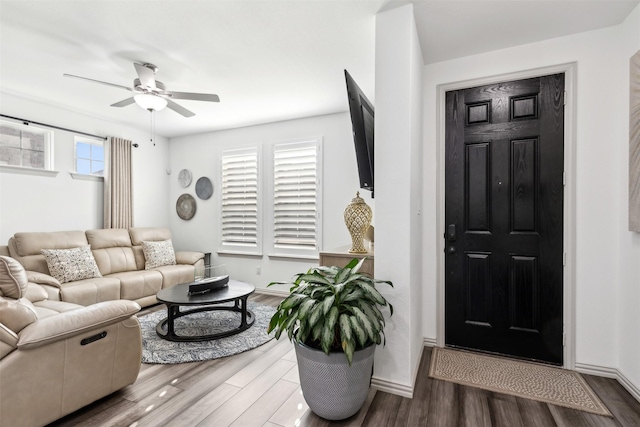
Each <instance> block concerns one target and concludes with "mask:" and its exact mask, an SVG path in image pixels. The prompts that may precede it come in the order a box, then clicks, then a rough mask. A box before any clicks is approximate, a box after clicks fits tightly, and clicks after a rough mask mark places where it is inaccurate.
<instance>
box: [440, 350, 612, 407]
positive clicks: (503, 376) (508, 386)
mask: <svg viewBox="0 0 640 427" xmlns="http://www.w3.org/2000/svg"><path fill="white" fill-rule="evenodd" d="M429 376H430V377H432V378H435V379H438V380H443V381H450V382H453V383H456V384H461V385H466V386H470V387H478V388H481V389H484V390H489V391H494V392H498V393H505V394H510V395H513V396H517V397H522V398H525V399H532V400H537V401H539V402H545V403H550V404H552V405H558V406H564V407H566V408H571V409H577V410H580V411H585V412H590V413H593V414H597V415H605V416H607V417H611V416H612V415H611V412H609V410H608V409H607V407H606V406H605V405H604V404H603V403H602V401H601V400H600V399H599V398H598V396H597V395H596V394H595V392H594V391H593V390H592V389H591V387H589V385H588V384H587V382H586V381H585V380H584V378H582V375H580V374H579V373H578V372H574V371H568V370H566V369H560V368H554V367H550V366H544V365H539V364H536V363H530V362H521V361H519V360H511V359H506V358H502V357H493V356H487V355H484V354H477V353H471V352H467V351H459V350H451V349H448V348H436V347H434V348H433V351H432V352H431V367H430V368H429Z"/></svg>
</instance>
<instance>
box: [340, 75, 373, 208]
mask: <svg viewBox="0 0 640 427" xmlns="http://www.w3.org/2000/svg"><path fill="white" fill-rule="evenodd" d="M344 76H345V79H346V81H347V96H348V98H349V112H350V113H351V126H352V128H353V142H354V143H355V147H356V161H357V164H358V176H359V178H360V188H363V189H365V190H369V191H371V197H373V175H374V174H373V124H374V117H375V110H374V108H373V104H372V103H371V102H369V100H368V99H367V97H366V96H365V94H364V92H362V89H360V87H359V86H358V85H357V84H356V82H355V80H353V77H351V75H350V74H349V72H348V71H347V70H344Z"/></svg>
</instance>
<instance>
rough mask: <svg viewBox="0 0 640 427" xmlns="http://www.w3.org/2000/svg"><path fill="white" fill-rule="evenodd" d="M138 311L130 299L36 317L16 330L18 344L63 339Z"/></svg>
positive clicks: (32, 345)
mask: <svg viewBox="0 0 640 427" xmlns="http://www.w3.org/2000/svg"><path fill="white" fill-rule="evenodd" d="M138 311H140V306H139V305H138V304H137V303H135V302H133V301H127V300H115V301H105V302H99V303H97V304H92V305H90V306H87V307H82V308H78V309H77V310H71V311H67V312H64V313H60V314H59V315H56V316H51V317H47V318H44V319H39V320H37V321H36V322H34V323H32V324H30V325H29V326H27V327H26V328H24V329H23V330H22V331H20V334H19V335H18V336H19V340H18V348H19V349H20V350H26V349H30V348H36V347H40V346H42V345H45V344H48V343H51V342H55V341H59V340H63V339H66V338H69V337H72V336H75V335H79V334H82V333H84V332H86V331H88V330H91V329H95V328H99V327H103V326H107V325H111V324H114V323H118V322H120V321H122V320H124V319H128V318H130V317H131V316H133V315H134V314H136V313H137V312H138Z"/></svg>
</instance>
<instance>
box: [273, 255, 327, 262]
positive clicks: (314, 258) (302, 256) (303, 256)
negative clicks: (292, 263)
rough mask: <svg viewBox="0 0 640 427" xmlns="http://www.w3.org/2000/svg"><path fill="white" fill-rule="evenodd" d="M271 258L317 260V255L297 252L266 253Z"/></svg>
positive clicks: (318, 258)
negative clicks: (298, 253)
mask: <svg viewBox="0 0 640 427" xmlns="http://www.w3.org/2000/svg"><path fill="white" fill-rule="evenodd" d="M267 256H268V257H269V258H272V259H294V260H295V259H300V260H309V261H319V260H320V256H319V255H297V254H269V255H267Z"/></svg>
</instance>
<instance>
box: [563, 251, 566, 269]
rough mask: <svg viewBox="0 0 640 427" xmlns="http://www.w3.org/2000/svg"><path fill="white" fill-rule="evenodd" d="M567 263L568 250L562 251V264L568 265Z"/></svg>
mask: <svg viewBox="0 0 640 427" xmlns="http://www.w3.org/2000/svg"><path fill="white" fill-rule="evenodd" d="M566 265H567V253H566V252H562V266H563V267H564V266H566Z"/></svg>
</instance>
